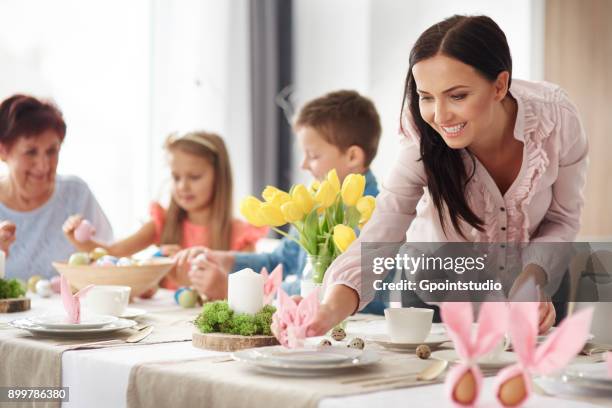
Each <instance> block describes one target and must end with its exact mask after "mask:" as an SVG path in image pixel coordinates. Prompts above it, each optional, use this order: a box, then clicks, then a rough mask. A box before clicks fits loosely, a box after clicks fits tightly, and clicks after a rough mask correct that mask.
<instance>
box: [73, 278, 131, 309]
mask: <svg viewBox="0 0 612 408" xmlns="http://www.w3.org/2000/svg"><path fill="white" fill-rule="evenodd" d="M131 291H132V288H130V287H129V286H113V285H96V286H94V287H93V288H91V289H90V290H89V292H87V295H86V296H85V298H84V299H83V301H84V306H85V307H86V308H87V310H88V311H89V312H91V313H95V314H102V315H111V316H121V315H122V314H123V313H124V312H125V309H126V308H127V306H128V303H129V301H130V292H131Z"/></svg>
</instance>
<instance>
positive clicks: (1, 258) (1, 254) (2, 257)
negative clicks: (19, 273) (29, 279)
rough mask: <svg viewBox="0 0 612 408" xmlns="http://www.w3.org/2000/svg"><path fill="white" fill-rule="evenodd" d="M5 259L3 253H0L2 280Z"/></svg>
mask: <svg viewBox="0 0 612 408" xmlns="http://www.w3.org/2000/svg"><path fill="white" fill-rule="evenodd" d="M5 259H6V255H4V251H0V279H4V268H5V264H4V261H5Z"/></svg>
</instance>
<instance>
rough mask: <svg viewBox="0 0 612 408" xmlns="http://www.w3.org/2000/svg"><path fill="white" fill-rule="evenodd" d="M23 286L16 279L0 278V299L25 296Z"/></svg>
mask: <svg viewBox="0 0 612 408" xmlns="http://www.w3.org/2000/svg"><path fill="white" fill-rule="evenodd" d="M25 294H26V291H25V288H24V286H23V285H22V284H21V282H19V281H18V280H17V279H9V280H4V279H0V299H11V298H18V297H22V296H25Z"/></svg>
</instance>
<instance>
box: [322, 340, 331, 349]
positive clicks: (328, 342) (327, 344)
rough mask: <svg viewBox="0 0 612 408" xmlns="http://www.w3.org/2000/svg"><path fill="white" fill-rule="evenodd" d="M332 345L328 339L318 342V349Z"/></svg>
mask: <svg viewBox="0 0 612 408" xmlns="http://www.w3.org/2000/svg"><path fill="white" fill-rule="evenodd" d="M331 345H332V343H331V341H329V340H328V339H323V340H321V341H320V342H319V347H329V346H331Z"/></svg>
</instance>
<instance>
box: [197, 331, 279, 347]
mask: <svg viewBox="0 0 612 408" xmlns="http://www.w3.org/2000/svg"><path fill="white" fill-rule="evenodd" d="M192 340H193V341H192V342H193V346H194V347H198V348H203V349H207V350H215V351H236V350H242V349H247V348H253V347H265V346H276V345H277V344H279V343H278V340H276V337H274V336H240V335H237V334H226V333H200V332H194V333H193V337H192Z"/></svg>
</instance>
